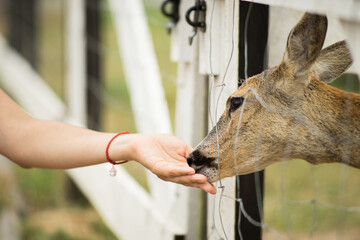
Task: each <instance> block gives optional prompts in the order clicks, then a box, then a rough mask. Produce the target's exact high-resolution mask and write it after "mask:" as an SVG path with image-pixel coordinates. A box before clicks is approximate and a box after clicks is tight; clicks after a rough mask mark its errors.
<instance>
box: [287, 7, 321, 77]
mask: <svg viewBox="0 0 360 240" xmlns="http://www.w3.org/2000/svg"><path fill="white" fill-rule="evenodd" d="M326 31H327V18H326V17H325V16H320V15H316V14H310V13H305V14H304V16H303V17H302V19H301V20H300V21H299V22H298V24H297V25H296V26H295V27H294V28H293V29H292V30H291V32H290V34H289V36H288V40H287V45H286V50H285V54H284V58H283V63H284V64H285V66H286V67H287V68H288V69H291V70H292V73H293V74H294V76H295V77H300V76H303V75H306V74H309V73H310V71H309V70H310V68H311V66H312V64H313V63H314V62H315V60H316V58H317V57H318V56H319V54H320V51H321V48H322V46H323V44H324V40H325V36H326Z"/></svg>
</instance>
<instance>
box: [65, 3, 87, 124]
mask: <svg viewBox="0 0 360 240" xmlns="http://www.w3.org/2000/svg"><path fill="white" fill-rule="evenodd" d="M65 7H66V11H65V14H66V17H65V23H66V25H65V26H66V28H65V43H66V49H65V51H66V52H65V56H66V61H65V67H66V69H65V76H66V78H65V86H66V96H65V97H66V102H67V105H68V112H69V114H70V115H71V116H73V117H74V119H76V120H77V122H79V123H80V124H81V125H83V126H85V125H86V92H87V84H86V67H85V65H86V53H85V51H86V49H85V48H86V42H85V37H86V36H85V32H86V30H85V2H84V0H67V1H66V4H65Z"/></svg>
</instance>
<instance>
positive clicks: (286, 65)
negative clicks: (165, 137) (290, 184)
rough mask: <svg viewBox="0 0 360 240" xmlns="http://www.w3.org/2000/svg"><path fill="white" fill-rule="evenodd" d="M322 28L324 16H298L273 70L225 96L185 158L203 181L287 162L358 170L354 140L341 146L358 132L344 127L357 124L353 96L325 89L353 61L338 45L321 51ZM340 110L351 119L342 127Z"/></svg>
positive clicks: (357, 102)
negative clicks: (342, 165)
mask: <svg viewBox="0 0 360 240" xmlns="http://www.w3.org/2000/svg"><path fill="white" fill-rule="evenodd" d="M326 31H327V19H326V17H325V16H319V15H315V14H309V13H305V15H304V16H303V17H302V19H301V20H300V21H299V22H298V23H297V25H296V26H295V27H294V28H293V29H292V30H291V32H290V34H289V36H288V40H287V46H286V50H285V54H284V57H283V60H282V62H281V63H280V65H278V66H276V67H273V68H270V69H268V70H265V71H264V72H262V73H261V74H258V75H256V76H253V77H251V78H249V79H247V80H246V81H245V82H244V83H243V84H242V85H241V86H240V87H239V89H238V90H237V91H235V92H234V93H233V94H232V95H231V96H230V97H229V98H228V100H227V103H226V109H225V111H224V113H223V114H222V116H221V117H220V119H219V121H218V122H217V124H216V126H215V127H214V128H213V129H212V130H211V131H210V133H209V134H208V135H207V136H206V137H205V139H204V140H203V141H202V142H201V143H200V144H199V145H198V146H197V147H196V148H195V150H194V151H193V152H192V153H191V154H190V155H189V157H188V164H189V166H191V167H193V168H194V169H195V170H196V172H197V173H201V174H204V175H205V176H207V178H208V181H210V182H214V181H216V180H219V177H220V178H224V177H230V176H234V175H236V174H248V173H252V172H255V171H259V170H262V169H264V168H265V167H267V166H268V165H270V164H272V163H275V162H279V161H282V160H287V159H294V158H298V159H299V158H300V159H304V160H306V161H308V162H310V163H313V164H318V163H323V162H345V163H347V164H350V165H352V166H355V167H360V163H359V162H358V161H357V160H353V159H352V158H351V155H352V154H354V152H353V151H360V150H358V149H360V147H359V146H358V145H356V144H358V143H360V139H356V141H355V140H354V141H350V142H349V141H348V143H347V144H348V145H347V146H348V147H347V148H349V149H350V150H349V151H345V150H344V148H345V145H344V144H342V142H341V140H343V139H344V136H345V135H346V134H345V133H348V131H355V132H358V133H359V134H357V135H358V136H359V135H360V129H359V127H357V126H356V124H353V125H354V126H352V127H350V125H351V123H350V122H356V121H358V123H360V114H359V112H360V99H359V96H358V95H355V94H351V93H346V92H343V91H341V90H338V89H335V88H333V87H331V86H328V85H326V83H328V82H330V81H332V80H333V79H335V78H336V77H338V76H339V75H341V74H342V73H343V72H344V71H345V70H346V69H347V68H348V67H349V66H350V65H351V63H352V59H351V56H350V52H349V50H348V48H347V46H346V44H345V42H344V41H341V42H337V43H335V44H333V45H331V46H329V47H327V48H325V49H323V50H321V49H322V46H323V43H324V39H325V35H326ZM345 105H346V106H347V107H345ZM344 109H348V110H349V109H350V111H349V114H347V117H349V118H350V119H353V120H351V121H350V122H349V121H348V124H345V125H346V126H341V124H344V111H345V110H344ZM345 115H346V114H345ZM359 125H360V124H359ZM346 129H347V130H346ZM344 132H345V133H344ZM353 134H354V133H353ZM346 136H348V135H346ZM349 144H350V145H349ZM345 152H346V154H345ZM359 153H360V152H359ZM345 155H346V156H347V157H346V158H345V157H344V156H345ZM219 173H220V174H219Z"/></svg>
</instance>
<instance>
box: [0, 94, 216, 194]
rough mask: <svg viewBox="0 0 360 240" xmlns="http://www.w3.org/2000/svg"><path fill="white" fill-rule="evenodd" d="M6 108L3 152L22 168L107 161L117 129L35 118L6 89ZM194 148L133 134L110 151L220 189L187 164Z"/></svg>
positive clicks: (0, 133)
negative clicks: (104, 129) (108, 130)
mask: <svg viewBox="0 0 360 240" xmlns="http://www.w3.org/2000/svg"><path fill="white" fill-rule="evenodd" d="M0 111H1V114H0V153H1V154H2V155H4V156H6V157H8V158H9V159H11V160H12V161H14V162H15V163H17V164H19V165H20V166H22V167H40V168H52V169H68V168H74V167H81V166H88V165H94V164H99V163H103V162H106V158H105V149H106V146H107V144H108V142H109V141H110V139H111V138H112V137H113V136H114V134H113V133H102V132H97V131H92V130H89V129H85V128H80V127H75V126H72V125H69V124H66V123H61V122H56V121H47V120H39V119H35V118H33V117H31V116H29V115H28V114H27V113H25V112H24V111H23V110H22V109H21V108H20V107H19V106H18V105H17V104H16V103H15V102H13V101H12V100H11V99H10V98H9V97H8V96H7V95H6V94H5V93H4V92H2V91H1V90H0ZM190 151H191V148H190V146H188V145H187V144H186V143H185V142H183V141H181V140H180V139H178V138H176V137H174V136H171V135H165V134H149V135H148V134H129V135H121V136H119V137H117V138H116V139H115V140H114V141H113V142H112V143H111V146H110V148H109V156H110V158H111V159H112V160H114V161H121V160H135V161H137V162H139V163H141V164H142V165H143V166H145V167H146V168H148V169H149V170H150V171H152V172H153V173H154V174H156V175H157V176H158V177H159V178H161V179H163V180H166V181H172V182H175V183H180V184H183V185H186V186H193V187H199V188H202V189H204V190H205V191H207V192H210V193H215V192H216V190H215V188H214V187H213V185H211V184H210V183H208V182H207V180H206V177H205V176H203V175H200V174H195V171H194V169H192V168H190V167H189V166H188V165H187V163H186V157H187V155H188V154H189V153H190Z"/></svg>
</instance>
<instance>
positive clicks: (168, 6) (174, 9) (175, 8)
mask: <svg viewBox="0 0 360 240" xmlns="http://www.w3.org/2000/svg"><path fill="white" fill-rule="evenodd" d="M179 5H180V0H165V1H164V2H163V3H162V4H161V12H162V13H163V14H164V15H165V16H166V17H168V18H170V22H169V23H168V24H167V25H166V29H167V32H168V34H171V31H172V29H173V28H174V27H175V25H176V24H177V22H178V21H179Z"/></svg>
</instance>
